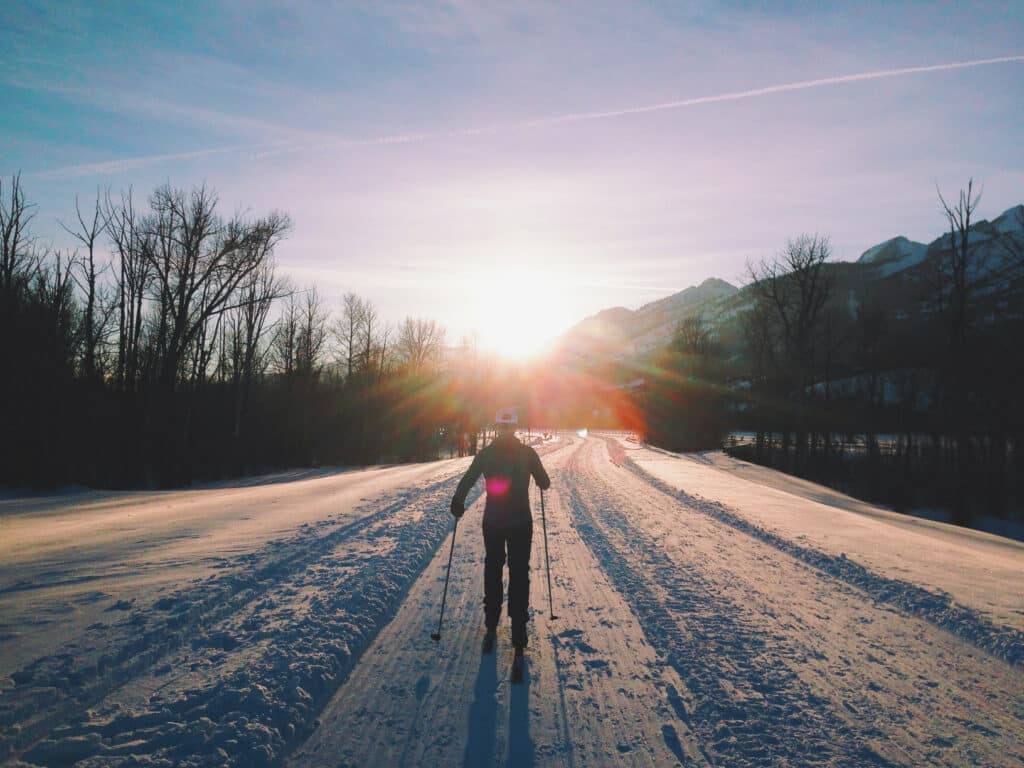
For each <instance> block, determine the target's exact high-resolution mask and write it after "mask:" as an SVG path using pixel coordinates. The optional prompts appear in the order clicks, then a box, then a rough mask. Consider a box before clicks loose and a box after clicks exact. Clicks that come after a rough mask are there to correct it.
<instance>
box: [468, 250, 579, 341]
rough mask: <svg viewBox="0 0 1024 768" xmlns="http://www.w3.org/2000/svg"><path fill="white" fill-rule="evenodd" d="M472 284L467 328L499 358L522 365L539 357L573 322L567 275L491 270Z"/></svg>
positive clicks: (520, 269)
mask: <svg viewBox="0 0 1024 768" xmlns="http://www.w3.org/2000/svg"><path fill="white" fill-rule="evenodd" d="M472 282H473V284H474V285H475V287H476V291H475V293H476V298H475V300H474V301H473V302H472V304H473V309H474V316H473V318H472V323H473V325H474V326H475V327H476V329H477V333H478V334H479V343H480V347H481V348H482V349H486V350H489V351H492V352H495V353H497V354H499V355H500V356H502V357H504V358H507V359H510V360H519V361H523V360H529V359H531V358H535V357H537V356H539V355H540V354H542V353H543V352H544V351H545V349H546V348H547V347H548V346H550V344H551V343H552V342H553V341H554V340H555V339H556V338H557V337H558V336H559V335H560V334H561V333H564V332H565V330H566V329H567V328H568V326H569V325H570V324H571V323H572V320H573V318H574V317H575V315H574V314H573V313H574V312H575V311H576V310H575V302H574V301H573V292H572V290H571V286H570V285H569V281H568V280H567V276H566V275H563V274H559V273H558V272H556V271H553V270H545V269H538V268H526V269H524V268H522V267H521V266H516V267H514V268H509V269H508V270H503V269H491V270H487V272H486V273H484V274H476V275H474V277H473V280H472Z"/></svg>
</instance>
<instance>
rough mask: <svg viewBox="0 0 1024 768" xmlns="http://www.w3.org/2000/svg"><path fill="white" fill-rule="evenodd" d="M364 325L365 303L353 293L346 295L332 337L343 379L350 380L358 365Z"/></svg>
mask: <svg viewBox="0 0 1024 768" xmlns="http://www.w3.org/2000/svg"><path fill="white" fill-rule="evenodd" d="M365 324H366V303H365V302H364V301H363V300H362V299H361V298H359V297H358V296H357V295H356V294H354V293H346V294H345V298H344V299H342V309H341V318H340V319H339V320H338V321H337V322H336V323H335V324H334V327H333V328H332V335H333V336H334V339H335V342H336V344H337V347H336V351H337V355H338V359H339V362H340V364H341V365H343V366H344V368H345V378H346V379H347V380H350V379H351V378H352V374H353V373H354V372H355V371H356V370H357V368H358V365H359V356H360V354H361V352H362V349H363V340H362V339H363V335H364V327H365Z"/></svg>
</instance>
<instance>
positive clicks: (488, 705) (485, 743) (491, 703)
mask: <svg viewBox="0 0 1024 768" xmlns="http://www.w3.org/2000/svg"><path fill="white" fill-rule="evenodd" d="M497 692H498V659H497V654H494V653H487V654H483V655H481V656H480V670H479V671H478V672H477V673H476V685H475V686H474V687H473V703H472V705H470V708H469V738H467V739H466V753H465V754H464V755H463V757H462V765H463V766H464V768H475V766H490V765H494V746H495V742H496V739H497V736H498V699H497Z"/></svg>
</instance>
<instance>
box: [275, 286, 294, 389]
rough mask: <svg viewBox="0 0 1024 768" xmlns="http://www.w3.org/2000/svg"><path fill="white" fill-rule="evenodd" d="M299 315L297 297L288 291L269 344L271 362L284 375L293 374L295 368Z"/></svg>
mask: <svg viewBox="0 0 1024 768" xmlns="http://www.w3.org/2000/svg"><path fill="white" fill-rule="evenodd" d="M300 315H301V310H300V307H299V299H298V297H297V295H296V294H295V293H294V292H289V293H288V294H287V295H286V297H285V300H284V305H283V306H282V308H281V317H280V319H279V320H278V322H277V330H276V332H275V333H274V340H273V342H272V344H271V348H272V352H271V360H272V364H273V366H274V368H275V369H276V370H277V371H278V372H279V373H281V374H283V375H284V376H285V377H290V376H292V375H294V373H295V371H296V368H297V363H296V358H297V356H298V347H299V326H300V323H301V321H300Z"/></svg>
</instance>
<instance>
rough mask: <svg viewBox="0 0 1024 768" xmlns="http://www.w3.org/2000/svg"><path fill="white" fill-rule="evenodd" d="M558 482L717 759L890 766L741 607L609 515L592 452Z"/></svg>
mask: <svg viewBox="0 0 1024 768" xmlns="http://www.w3.org/2000/svg"><path fill="white" fill-rule="evenodd" d="M596 446H597V443H591V444H590V450H593V449H594V448H596ZM588 452H589V451H588ZM581 453H583V452H582V451H581ZM578 456H579V455H578ZM560 479H561V480H562V481H563V482H564V484H565V486H566V487H567V488H568V490H569V497H570V505H569V506H570V510H571V513H572V516H573V519H574V521H575V524H576V528H577V530H578V531H579V534H580V536H581V537H582V538H583V540H584V541H585V542H586V543H587V545H588V546H589V547H590V548H591V549H592V551H593V552H594V554H595V556H596V557H597V559H598V560H599V561H600V562H601V563H602V566H603V568H604V570H605V572H606V573H607V574H608V575H609V577H610V578H611V580H612V582H613V583H614V584H615V586H616V588H617V589H618V590H619V592H620V593H621V594H622V595H623V596H624V597H625V598H626V600H627V602H628V603H629V605H630V607H631V608H632V610H633V611H634V613H635V614H636V615H637V617H638V619H639V622H640V625H641V627H642V628H643V631H644V634H645V635H646V637H647V640H648V642H649V643H650V644H651V645H652V646H653V647H654V648H655V649H656V650H657V651H658V652H659V653H660V654H661V655H662V657H663V658H664V659H665V660H666V662H667V664H668V665H669V666H670V667H672V669H674V670H675V672H676V673H677V674H678V675H679V677H680V679H681V680H682V681H683V683H684V684H685V685H686V686H687V689H688V691H689V693H690V695H691V696H692V697H693V699H694V705H693V707H692V710H690V711H688V710H686V709H685V708H684V707H682V706H679V707H676V712H677V715H678V716H679V717H680V719H681V720H683V722H684V723H686V724H687V725H688V726H689V727H690V729H692V731H694V732H695V733H696V734H697V735H698V736H699V737H700V738H701V739H702V740H703V741H704V745H703V748H704V749H705V750H706V751H707V753H710V754H708V757H709V759H711V760H712V761H715V759H716V758H717V759H718V760H721V761H724V762H725V763H726V764H728V765H736V766H760V765H766V764H786V765H821V764H828V765H836V766H865V765H876V766H878V765H889V764H890V763H889V762H888V761H886V760H885V759H884V758H883V757H882V756H881V755H879V754H878V753H877V752H875V751H874V750H872V749H871V747H870V746H869V745H868V744H867V743H866V740H865V739H864V738H863V737H862V735H861V734H858V733H856V732H854V731H853V730H852V729H851V728H850V727H849V725H847V723H846V722H845V721H844V720H843V719H842V718H841V717H839V716H838V715H837V714H836V713H835V712H834V711H833V710H832V704H831V702H829V701H828V700H827V699H824V698H822V697H820V696H817V695H816V694H815V693H814V692H813V691H812V690H811V689H810V687H809V686H807V685H806V683H804V682H803V681H801V680H800V679H799V677H797V675H796V674H795V673H794V672H792V671H791V670H789V669H788V668H787V667H786V666H785V665H784V664H782V663H780V662H779V660H778V659H777V658H776V657H775V655H774V654H773V652H772V649H771V647H770V646H769V645H768V643H767V642H766V640H765V637H764V632H763V630H762V629H760V628H758V627H756V626H752V625H751V624H750V623H749V622H748V621H746V620H745V619H744V612H743V610H742V608H741V607H740V606H738V605H736V604H735V603H734V602H733V601H731V600H729V599H727V598H725V597H724V596H722V595H720V594H716V589H715V588H714V586H713V585H712V584H708V583H705V582H704V580H703V579H701V577H700V576H699V574H696V573H694V572H692V571H690V572H687V573H685V574H683V573H681V572H680V570H679V568H678V566H677V565H676V564H675V563H674V562H673V561H672V560H671V559H669V557H668V556H667V555H666V554H665V552H664V551H663V549H662V548H661V547H660V546H659V545H658V543H657V542H656V541H654V540H652V539H651V538H650V537H649V536H648V535H646V534H645V533H644V532H642V531H641V530H640V529H638V528H637V527H635V526H633V525H632V524H631V523H630V522H629V520H628V519H627V517H626V516H625V515H624V514H623V513H621V512H619V511H617V510H615V509H613V508H611V506H610V504H609V503H608V499H607V498H606V497H603V496H602V494H601V493H600V491H599V490H598V489H600V487H601V486H602V484H606V483H607V482H608V481H607V480H606V479H604V478H602V477H601V476H600V475H599V474H598V473H597V472H595V471H593V470H592V469H588V466H587V457H586V455H585V454H584V456H583V457H581V458H576V460H575V461H574V463H573V464H572V465H571V469H570V472H567V473H564V474H563V475H562V477H561V478H560ZM684 633H685V634H686V635H688V637H684V636H683V635H684ZM704 649H711V653H706V652H705V650H704ZM669 693H670V696H671V693H672V692H669Z"/></svg>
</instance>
